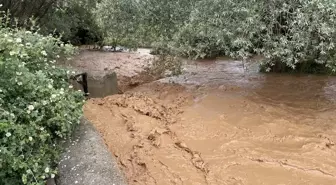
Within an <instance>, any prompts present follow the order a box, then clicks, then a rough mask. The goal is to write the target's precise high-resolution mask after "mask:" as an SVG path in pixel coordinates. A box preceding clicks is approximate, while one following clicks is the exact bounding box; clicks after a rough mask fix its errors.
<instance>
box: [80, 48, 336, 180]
mask: <svg viewBox="0 0 336 185" xmlns="http://www.w3.org/2000/svg"><path fill="white" fill-rule="evenodd" d="M91 55H92V54H90V56H91ZM99 55H100V54H99ZM120 55H124V56H127V55H128V54H121V53H120ZM109 57H111V59H109V61H110V62H112V63H114V62H116V61H118V60H115V59H114V58H115V57H116V55H115V54H108V56H107V58H109ZM126 58H127V57H126ZM79 62H80V63H82V62H83V61H79ZM84 62H85V60H84ZM126 63H127V64H132V62H131V61H128V62H126ZM140 63H141V61H140ZM100 64H101V63H97V64H96V65H94V66H95V67H97V65H100ZM104 65H105V64H104ZM109 65H112V66H113V65H115V64H111V63H109ZM135 66H136V65H135ZM104 67H105V66H104ZM104 67H101V68H104ZM184 67H185V68H186V69H187V70H186V72H185V73H184V74H183V75H180V76H178V77H171V78H165V79H162V80H160V81H156V82H150V83H146V84H142V85H139V86H137V87H135V88H132V89H129V90H127V91H126V92H125V93H124V94H118V95H113V96H108V97H105V98H94V99H90V100H89V101H88V102H87V103H86V105H85V108H84V109H85V116H86V117H87V118H88V119H89V120H90V121H91V122H93V124H94V126H95V127H96V128H97V129H98V130H99V132H100V133H101V134H102V136H103V138H104V140H105V142H106V144H107V146H108V148H109V150H110V152H111V153H112V154H113V155H115V156H116V157H117V159H118V161H119V165H120V167H121V168H122V169H123V171H124V173H125V176H126V177H127V180H128V183H129V184H130V185H138V184H139V185H140V184H148V185H154V184H157V185H171V184H178V185H180V184H186V185H189V184H192V185H198V184H199V185H208V184H209V185H226V184H227V185H259V184H260V185H261V184H266V185H273V184H274V185H278V184H286V185H287V184H288V185H294V184H295V185H299V184H305V185H307V184H308V185H334V184H336V162H335V161H336V160H335V159H336V146H335V143H334V141H336V128H335V121H336V116H335V115H334V111H335V98H336V97H335V95H334V94H335V91H336V80H335V78H331V77H321V76H290V75H264V74H259V73H256V72H255V70H254V67H251V68H250V70H246V69H244V68H245V67H244V66H242V63H241V62H239V61H210V62H205V63H190V64H188V65H185V66H184ZM136 69H138V68H137V67H136ZM121 71H122V70H121ZM117 73H118V72H117ZM168 82H169V83H168Z"/></svg>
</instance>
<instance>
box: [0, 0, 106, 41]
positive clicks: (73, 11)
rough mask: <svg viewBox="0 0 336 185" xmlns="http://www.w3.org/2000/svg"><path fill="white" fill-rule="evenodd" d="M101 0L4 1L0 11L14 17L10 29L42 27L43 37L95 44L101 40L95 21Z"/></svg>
mask: <svg viewBox="0 0 336 185" xmlns="http://www.w3.org/2000/svg"><path fill="white" fill-rule="evenodd" d="M97 1H98V0H23V1H16V0H15V1H13V0H4V1H3V2H0V4H2V7H0V11H1V10H2V11H6V12H7V13H9V14H10V15H11V21H10V25H11V26H13V25H15V26H19V27H30V26H31V21H29V20H30V19H33V20H34V23H35V24H38V25H39V28H40V29H41V30H40V32H41V33H42V34H44V35H48V34H50V33H52V34H54V35H56V36H62V37H61V39H62V40H63V41H65V42H68V41H69V42H71V43H72V44H76V45H80V44H94V43H97V42H99V41H100V40H102V38H101V32H100V29H99V27H98V26H97V24H96V21H95V19H94V17H93V11H94V10H95V8H96V4H97Z"/></svg>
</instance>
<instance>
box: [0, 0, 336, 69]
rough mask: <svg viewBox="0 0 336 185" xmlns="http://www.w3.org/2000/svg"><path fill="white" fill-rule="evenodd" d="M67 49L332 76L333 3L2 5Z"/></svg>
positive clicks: (72, 0) (72, 1) (78, 0)
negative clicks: (214, 60) (221, 60)
mask: <svg viewBox="0 0 336 185" xmlns="http://www.w3.org/2000/svg"><path fill="white" fill-rule="evenodd" d="M1 4H3V6H2V8H1V9H2V10H9V12H10V13H11V14H12V15H13V17H16V18H18V22H19V24H20V25H23V24H24V23H25V22H26V21H27V20H28V18H29V17H32V16H33V17H35V18H36V20H37V23H38V24H39V25H40V29H41V32H42V33H43V34H49V33H53V34H55V35H60V34H61V35H62V40H63V41H70V42H71V43H72V44H76V45H80V44H94V43H95V44H99V45H112V46H116V45H123V46H127V47H129V48H137V47H151V48H153V52H154V53H158V54H167V53H168V54H171V55H178V56H186V57H192V58H205V57H216V56H221V55H228V56H232V57H236V58H240V59H243V60H245V59H248V58H249V57H250V56H252V55H255V54H259V55H262V56H264V58H265V60H264V61H262V63H261V64H262V66H263V67H262V69H263V70H264V71H285V72H288V71H306V72H314V73H315V72H316V73H319V72H330V73H334V72H335V71H336V66H335V38H336V37H335V36H336V34H335V29H334V28H335V24H336V19H335V18H336V17H335V15H336V8H335V4H336V2H335V1H333V0H280V1H279V0H194V1H191V0H161V1H158V0H141V1H140V0H113V1H111V0H92V1H90V0H23V1H15V0H3V2H2V3H1Z"/></svg>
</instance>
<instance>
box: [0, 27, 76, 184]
mask: <svg viewBox="0 0 336 185" xmlns="http://www.w3.org/2000/svg"><path fill="white" fill-rule="evenodd" d="M74 51H75V50H74V48H73V47H72V46H70V45H64V44H63V43H62V42H61V41H60V40H59V39H57V38H53V37H51V36H47V37H44V36H42V35H40V34H38V33H33V32H31V31H26V30H19V29H15V30H13V29H9V28H5V27H0V184H6V185H20V184H29V185H42V184H43V185H44V184H45V181H46V179H47V178H49V177H51V178H53V177H54V176H55V174H56V173H57V168H56V164H57V162H58V161H59V156H60V152H61V147H60V145H61V143H62V140H64V139H65V138H67V137H69V136H70V135H71V133H72V131H73V129H74V127H75V126H76V125H77V124H78V123H79V119H80V117H81V115H82V104H83V98H82V95H81V94H80V93H79V92H76V91H73V90H72V87H71V86H69V83H68V82H67V79H68V77H69V75H70V74H69V72H67V71H66V70H64V69H61V68H59V67H56V66H55V63H56V61H57V60H64V59H65V58H66V57H69V56H71V55H72V54H74Z"/></svg>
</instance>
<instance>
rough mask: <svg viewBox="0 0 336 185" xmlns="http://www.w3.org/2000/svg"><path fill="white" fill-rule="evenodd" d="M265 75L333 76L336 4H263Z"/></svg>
mask: <svg viewBox="0 0 336 185" xmlns="http://www.w3.org/2000/svg"><path fill="white" fill-rule="evenodd" d="M262 7H263V9H262V14H263V15H265V16H264V18H263V19H262V20H261V21H262V23H263V24H264V27H265V34H264V37H263V47H262V49H261V51H260V52H261V53H262V55H263V56H264V57H265V58H266V60H265V61H263V63H262V66H263V68H262V69H264V70H265V71H279V72H288V71H301V72H313V73H321V72H324V73H325V72H330V73H335V72H336V56H335V54H336V49H335V42H336V30H335V26H336V19H335V18H336V9H335V7H336V2H335V1H331V0H319V1H317V0H308V1H284V2H281V3H280V2H278V1H275V0H274V1H267V2H266V1H265V2H264V4H263V6H262Z"/></svg>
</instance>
